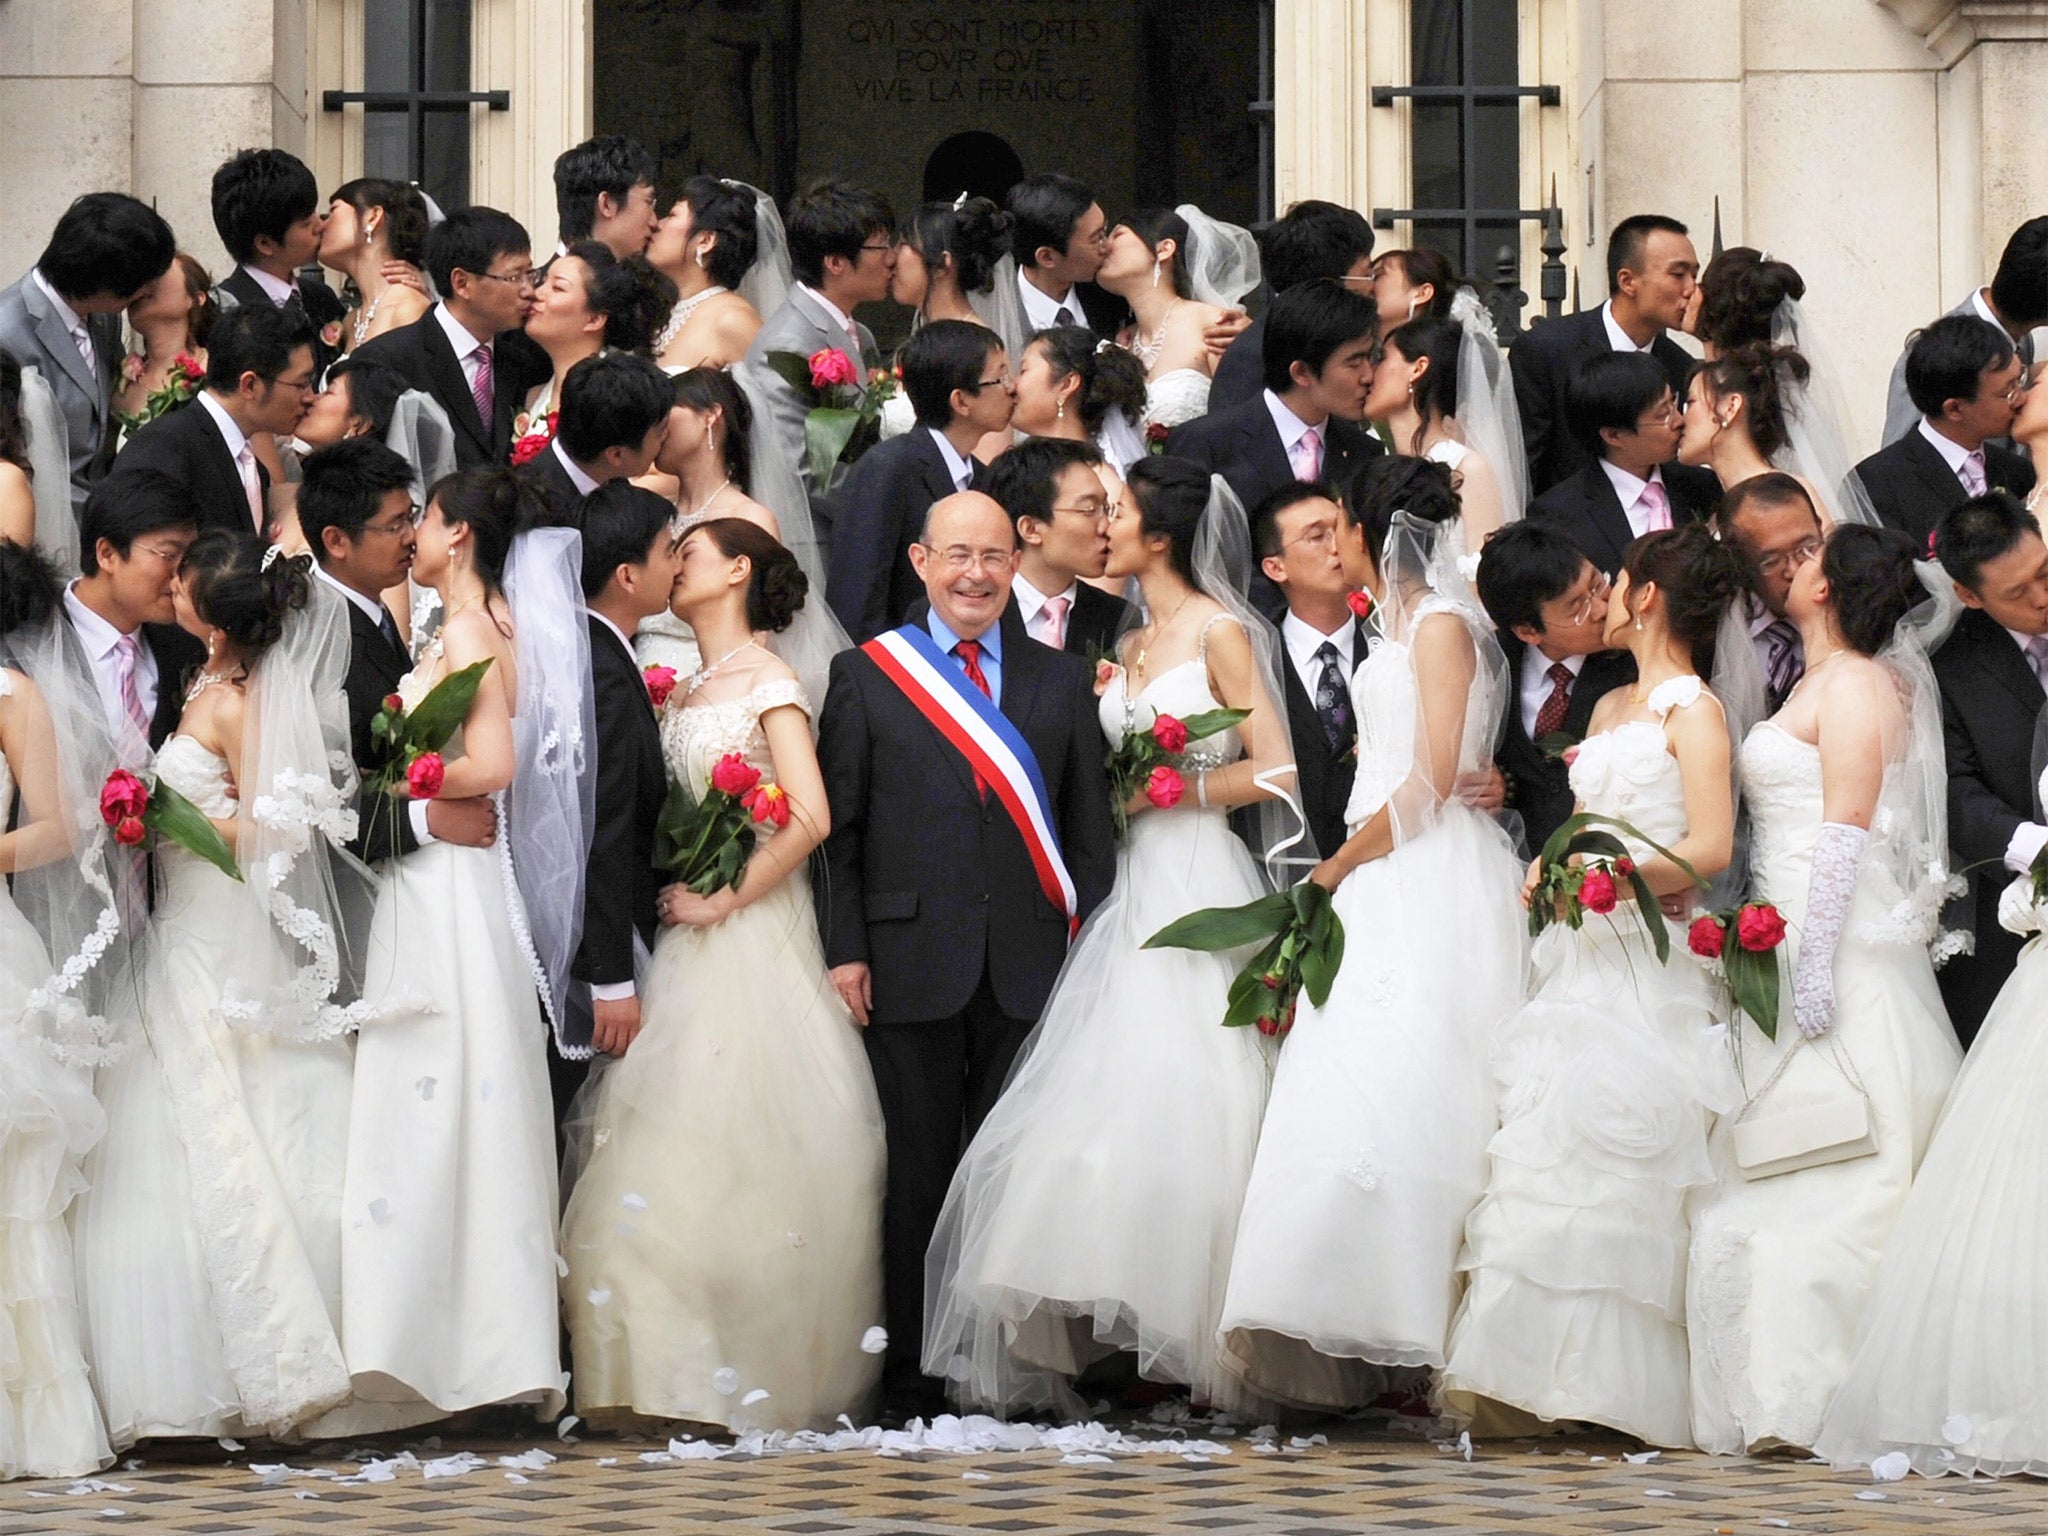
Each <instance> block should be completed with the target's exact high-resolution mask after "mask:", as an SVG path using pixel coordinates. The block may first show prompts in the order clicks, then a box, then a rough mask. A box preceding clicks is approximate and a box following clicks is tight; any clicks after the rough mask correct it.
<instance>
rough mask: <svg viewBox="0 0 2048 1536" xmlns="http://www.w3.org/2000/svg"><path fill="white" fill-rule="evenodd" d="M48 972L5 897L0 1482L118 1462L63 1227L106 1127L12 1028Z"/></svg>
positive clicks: (80, 1077) (0, 954)
mask: <svg viewBox="0 0 2048 1536" xmlns="http://www.w3.org/2000/svg"><path fill="white" fill-rule="evenodd" d="M49 970H50V965H49V961H48V960H47V959H46V958H45V956H44V954H43V949H42V945H41V943H40V942H39V941H38V940H37V938H36V935H35V933H34V931H33V930H32V929H30V927H29V925H28V924H27V923H26V922H25V921H24V920H23V919H22V916H21V914H20V913H19V912H17V911H16V910H15V909H14V906H13V903H12V902H11V901H10V900H9V899H8V897H7V895H6V893H5V892H4V890H0V1021H4V1022H0V1482H4V1481H5V1480H6V1479H8V1478H13V1477H78V1476H81V1475H83V1474H85V1473H88V1472H93V1471H97V1470H98V1469H99V1468H101V1467H103V1466H105V1465H106V1464H107V1463H108V1462H109V1461H110V1460H112V1459H113V1458H112V1453H111V1451H110V1450H109V1449H108V1446H107V1436H106V1431H105V1429H104V1428H102V1426H101V1422H100V1410H99V1404H98V1403H96V1402H94V1401H93V1395H92V1383H91V1381H90V1379H89V1378H88V1377H87V1374H86V1368H85V1354H84V1350H83V1347H82V1343H81V1340H80V1335H79V1315H78V1299H77V1292H76V1289H75V1285H74V1279H73V1274H72V1258H71V1236H70V1233H69V1232H68V1231H66V1229H65V1225H64V1213H65V1211H66V1209H67V1208H68V1207H69V1206H70V1205H71V1202H72V1201H73V1200H74V1199H75V1198H76V1197H77V1195H78V1193H79V1191H80V1190H81V1189H83V1188H84V1179H83V1177H82V1176H81V1174H80V1170H79V1165H80V1162H81V1160H82V1159H83V1158H84V1156H85V1154H86V1152H87V1150H88V1149H89V1148H90V1147H91V1146H92V1145H93V1143H94V1142H95V1141H97V1140H98V1139H99V1136H100V1133H101V1132H102V1131H103V1130H104V1129H105V1120H104V1119H103V1117H102V1116H101V1114H100V1107H99V1104H98V1102H97V1101H96V1100H95V1099H94V1098H93V1095H92V1086H91V1079H90V1075H89V1074H87V1073H86V1072H84V1071H83V1070H81V1069H78V1068H72V1067H66V1066H64V1065H62V1064H60V1063H59V1062H58V1061H57V1060H56V1058H55V1057H53V1056H51V1055H49V1054H48V1053H47V1052H46V1051H44V1049H43V1048H42V1046H41V1045H40V1043H38V1042H37V1041H35V1040H32V1039H30V1038H29V1037H28V1036H27V1034H26V1033H25V1032H23V1030H22V1029H21V1028H20V1026H19V1024H18V1020H19V1019H20V1016H21V1010H22V1004H23V1002H24V1001H25V1000H26V999H27V996H28V993H29V991H30V989H31V986H32V985H33V984H35V983H36V982H38V981H40V980H41V978H43V977H44V976H47V975H48V974H49Z"/></svg>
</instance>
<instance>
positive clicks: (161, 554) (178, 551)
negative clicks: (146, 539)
mask: <svg viewBox="0 0 2048 1536" xmlns="http://www.w3.org/2000/svg"><path fill="white" fill-rule="evenodd" d="M131 547H132V548H135V549H139V550H141V551H142V552H143V553H144V554H146V555H154V556H156V558H157V559H159V560H161V561H163V563H164V564H165V565H180V564H182V563H183V562H184V559H185V551H186V549H187V548H188V547H189V546H187V545H184V544H176V545H173V546H171V547H170V548H169V549H166V548H164V546H163V545H161V544H145V543H143V542H142V540H140V539H137V540H136V541H135V542H134V544H133V545H132V546H131Z"/></svg>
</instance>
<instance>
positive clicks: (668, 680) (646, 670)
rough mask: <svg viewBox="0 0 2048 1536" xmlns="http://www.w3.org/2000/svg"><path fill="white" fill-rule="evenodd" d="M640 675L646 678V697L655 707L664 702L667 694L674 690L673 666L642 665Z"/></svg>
mask: <svg viewBox="0 0 2048 1536" xmlns="http://www.w3.org/2000/svg"><path fill="white" fill-rule="evenodd" d="M640 675H641V676H642V677H644V678H646V679H647V697H648V698H649V699H651V700H652V701H653V703H654V707H655V708H656V709H659V708H661V706H662V705H664V704H666V703H667V702H668V696H669V695H670V694H672V693H674V692H675V691H676V669H675V668H674V667H642V668H641V669H640Z"/></svg>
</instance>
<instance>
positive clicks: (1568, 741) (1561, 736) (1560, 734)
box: [1533, 731, 1579, 758]
mask: <svg viewBox="0 0 2048 1536" xmlns="http://www.w3.org/2000/svg"><path fill="white" fill-rule="evenodd" d="M1578 744H1579V738H1578V737H1576V736H1574V735H1573V734H1572V733H1571V732H1570V731H1545V732H1544V733H1543V734H1542V735H1541V736H1538V737H1537V738H1536V740H1535V742H1534V743H1533V745H1534V746H1535V748H1536V750H1537V751H1538V752H1541V753H1542V754H1543V755H1544V756H1545V757H1553V758H1562V757H1563V756H1564V755H1565V753H1567V752H1569V751H1571V749H1572V748H1573V747H1576V746H1577V745H1578Z"/></svg>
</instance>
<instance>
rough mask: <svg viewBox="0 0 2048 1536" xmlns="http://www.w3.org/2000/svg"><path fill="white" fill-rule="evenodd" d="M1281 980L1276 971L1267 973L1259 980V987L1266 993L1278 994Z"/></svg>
mask: <svg viewBox="0 0 2048 1536" xmlns="http://www.w3.org/2000/svg"><path fill="white" fill-rule="evenodd" d="M1281 980H1282V978H1281V976H1280V973H1279V972H1278V971H1268V972H1266V973H1265V974H1264V975H1263V976H1261V977H1260V978H1259V985H1261V986H1263V987H1264V988H1265V989H1266V990H1267V991H1268V992H1278V991H1279V990H1280V986H1281Z"/></svg>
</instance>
